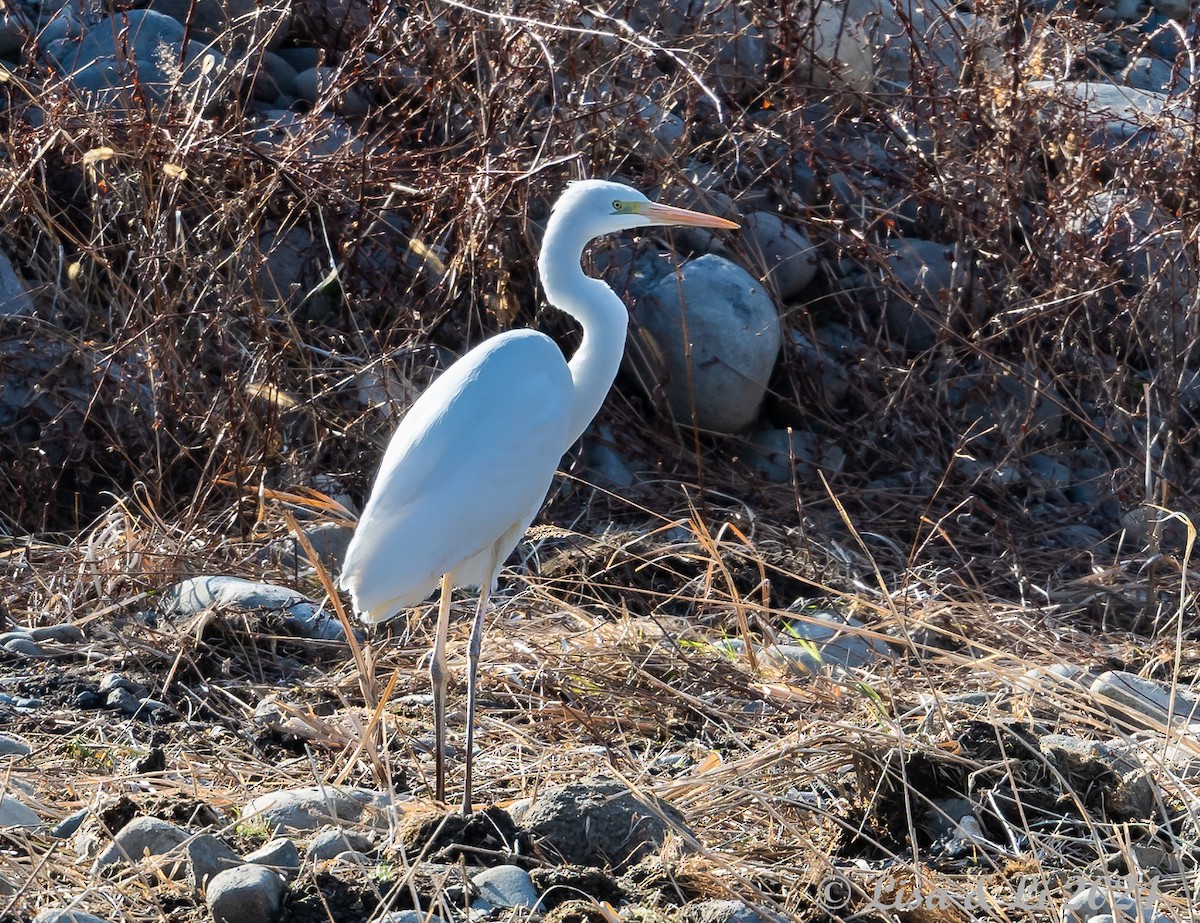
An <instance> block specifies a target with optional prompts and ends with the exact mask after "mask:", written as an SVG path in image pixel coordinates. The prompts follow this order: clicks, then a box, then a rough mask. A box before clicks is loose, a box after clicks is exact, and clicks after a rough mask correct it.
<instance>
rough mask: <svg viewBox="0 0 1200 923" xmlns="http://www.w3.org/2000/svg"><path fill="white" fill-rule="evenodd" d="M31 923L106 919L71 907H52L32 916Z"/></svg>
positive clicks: (98, 922)
mask: <svg viewBox="0 0 1200 923" xmlns="http://www.w3.org/2000/svg"><path fill="white" fill-rule="evenodd" d="M33 923H108V920H105V919H104V918H103V917H98V916H96V915H95V914H94V913H85V912H84V911H82V910H75V909H73V908H71V907H52V908H49V909H47V910H43V911H42V912H41V913H39V914H38V915H37V916H36V917H34V918H33Z"/></svg>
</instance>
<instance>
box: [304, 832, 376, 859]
mask: <svg viewBox="0 0 1200 923" xmlns="http://www.w3.org/2000/svg"><path fill="white" fill-rule="evenodd" d="M374 848H375V844H374V843H373V842H372V841H371V838H370V837H369V836H367V835H366V834H365V833H362V832H360V831H358V830H353V829H350V828H347V827H327V828H326V829H324V830H321V831H319V832H318V833H317V835H316V836H314V837H313V838H312V842H311V843H309V844H308V849H306V850H305V851H304V854H305V856H307V857H308V859H309V860H310V861H312V862H321V861H323V860H325V859H332V858H334V857H335V856H337V855H339V854H340V853H343V852H345V851H346V850H356V851H358V852H362V853H367V852H370V851H371V850H372V849H374Z"/></svg>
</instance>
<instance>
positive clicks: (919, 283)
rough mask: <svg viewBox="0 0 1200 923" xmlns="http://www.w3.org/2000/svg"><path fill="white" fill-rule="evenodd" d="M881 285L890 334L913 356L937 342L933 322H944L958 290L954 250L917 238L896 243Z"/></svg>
mask: <svg viewBox="0 0 1200 923" xmlns="http://www.w3.org/2000/svg"><path fill="white" fill-rule="evenodd" d="M887 262H888V273H887V276H886V277H885V278H884V279H882V280H880V282H879V283H878V285H879V286H881V288H880V290H879V294H880V295H881V296H882V300H883V306H884V319H885V321H886V323H887V328H888V333H890V334H891V336H892V338H893V339H894V340H896V341H897V342H899V343H901V344H903V345H904V347H905V349H907V350H908V351H909V352H910V353H917V352H923V351H925V350H927V349H929V348H930V347H932V346H933V344H934V343H935V342H937V327H936V324H935V323H934V320H933V318H944V317H945V316H946V312H947V309H948V306H949V304H950V302H951V299H952V295H953V290H954V287H955V279H954V247H952V246H947V245H946V244H939V243H935V242H934V241H932V240H920V239H916V238H911V239H904V240H899V241H896V242H895V243H894V244H893V245H892V252H891V253H889V254H888V256H887Z"/></svg>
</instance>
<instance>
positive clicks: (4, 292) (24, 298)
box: [0, 11, 34, 317]
mask: <svg viewBox="0 0 1200 923" xmlns="http://www.w3.org/2000/svg"><path fill="white" fill-rule="evenodd" d="M8 19H9V14H8V12H7V11H5V12H4V13H3V15H0V46H2V45H3V44H4V43H3V37H4V32H3V28H2V27H3V23H4V22H6V21H7V20H8ZM4 53H5V52H0V54H4ZM33 310H34V307H33V299H32V298H30V297H29V292H27V291H25V283H24V282H22V281H21V278H20V276H18V275H17V271H16V270H15V269H13V265H12V263H10V262H9V261H8V257H7V256H5V255H4V254H3V253H0V316H2V315H8V316H10V317H15V316H17V315H21V314H32V313H33Z"/></svg>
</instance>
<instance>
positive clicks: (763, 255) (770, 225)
mask: <svg viewBox="0 0 1200 923" xmlns="http://www.w3.org/2000/svg"><path fill="white" fill-rule="evenodd" d="M741 225H742V240H741V243H742V247H743V249H744V250H745V251H746V252H747V253H748V254H749V255H750V257H751V263H750V265H751V268H753V269H754V270H756V271H757V272H758V274H759V275H760V277H761V278H762V280H763V282H764V283H765V284H766V285H767V287H768V288H769V289H771V290H772V291H773V292H774V293H775V295H776V297H777V298H779V299H780V300H782V301H787V300H789V299H791V298H794V297H795V296H796V295H798V294H800V292H801V291H803V290H804V289H805V288H806V287H808V285H809V283H811V282H812V280H813V279H815V278H816V276H817V257H818V253H817V248H816V246H815V245H814V244H813V242H812V241H811V240H809V239H808V238H807V237H805V236H804V235H803V234H801V233H800V232H799V231H797V230H796V229H795V228H792V227H791V226H790V225H787V224H784V223H783V221H782V220H781V219H780V218H779V217H778V216H777V215H773V214H771V213H770V212H751V213H750V214H749V215H747V216H746V217H745V219H743V221H742V222H741Z"/></svg>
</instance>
